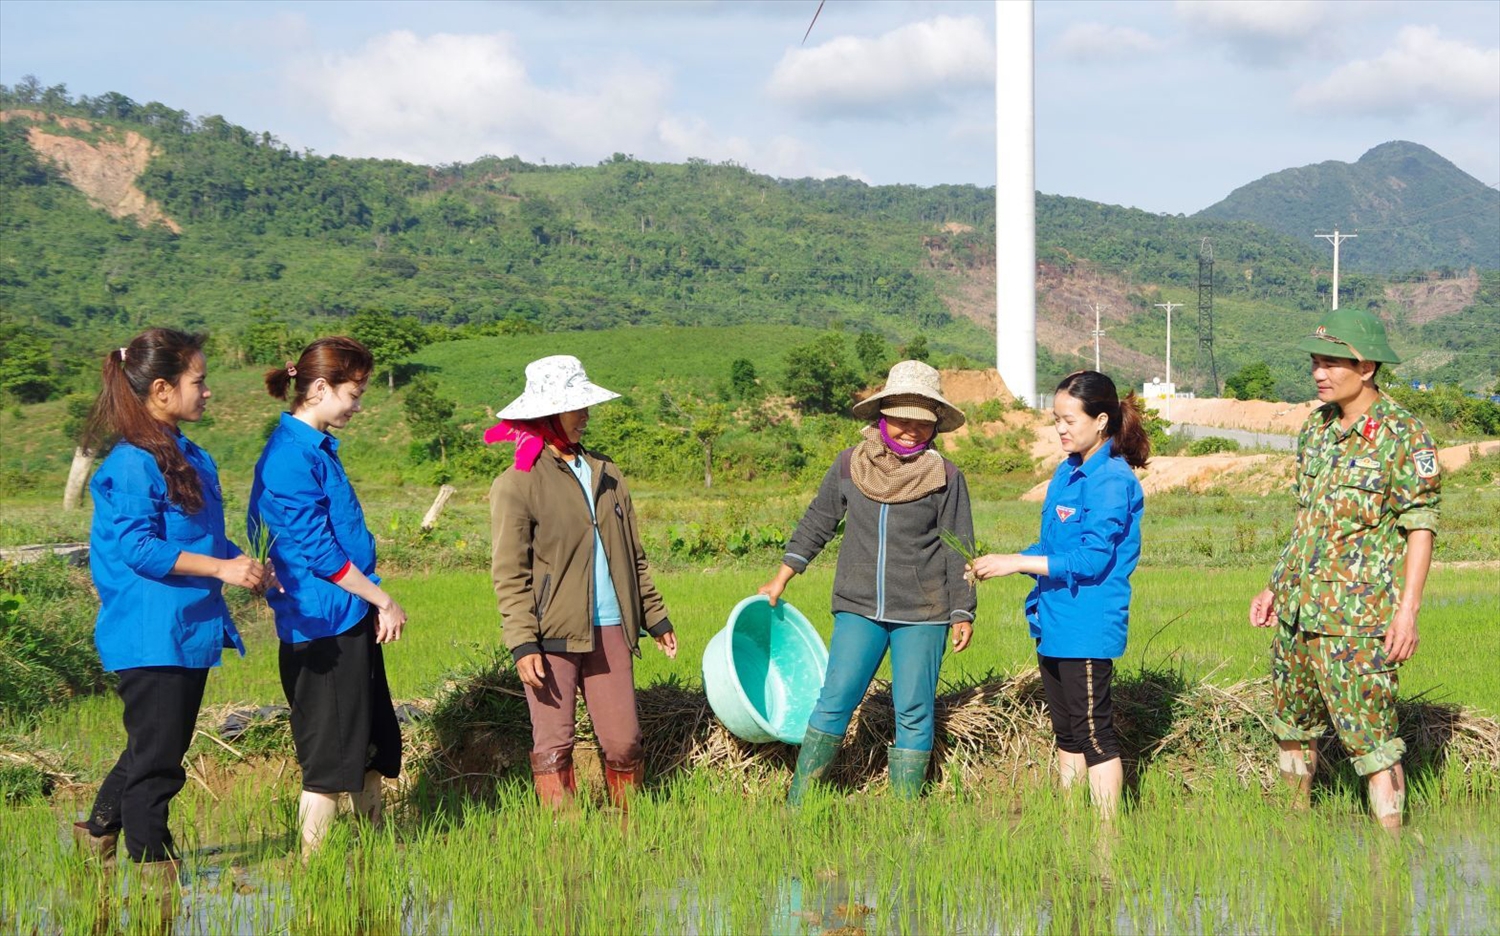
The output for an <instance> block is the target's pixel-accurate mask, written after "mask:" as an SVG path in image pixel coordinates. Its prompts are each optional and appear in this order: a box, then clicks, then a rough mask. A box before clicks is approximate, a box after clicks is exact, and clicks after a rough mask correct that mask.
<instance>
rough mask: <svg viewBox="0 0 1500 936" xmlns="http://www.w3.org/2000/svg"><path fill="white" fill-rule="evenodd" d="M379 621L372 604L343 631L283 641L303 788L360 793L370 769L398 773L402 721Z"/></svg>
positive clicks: (285, 677)
mask: <svg viewBox="0 0 1500 936" xmlns="http://www.w3.org/2000/svg"><path fill="white" fill-rule="evenodd" d="M375 622H376V612H375V609H374V608H371V609H370V613H369V614H367V615H365V617H364V619H363V620H361V621H360V622H359V623H358V624H356V625H354V626H353V627H351V628H349V629H348V630H346V631H344V632H343V633H342V634H335V635H334V636H332V637H319V638H318V639H316V640H308V641H303V642H301V643H283V644H282V645H281V656H280V661H279V662H280V665H281V688H282V690H283V691H284V692H286V703H287V705H289V706H291V709H292V719H291V721H292V742H293V743H294V744H295V745H296V747H297V763H298V764H300V765H301V767H302V789H304V790H307V791H309V792H311V793H358V792H359V791H360V790H363V789H364V787H365V773H366V772H368V771H371V770H374V771H377V772H379V773H380V775H381V776H384V777H390V778H392V779H395V778H396V777H399V776H400V775H401V725H400V723H398V722H397V721H396V709H395V706H394V705H393V704H392V703H391V687H390V685H389V684H388V683H387V682H386V678H385V654H384V651H382V650H381V647H380V644H378V643H376V642H375Z"/></svg>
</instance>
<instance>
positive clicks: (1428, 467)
mask: <svg viewBox="0 0 1500 936" xmlns="http://www.w3.org/2000/svg"><path fill="white" fill-rule="evenodd" d="M1411 460H1412V461H1414V462H1416V464H1417V477H1419V478H1436V477H1437V475H1438V460H1437V452H1434V451H1433V450H1432V449H1422V451H1420V452H1413V453H1412V456H1411Z"/></svg>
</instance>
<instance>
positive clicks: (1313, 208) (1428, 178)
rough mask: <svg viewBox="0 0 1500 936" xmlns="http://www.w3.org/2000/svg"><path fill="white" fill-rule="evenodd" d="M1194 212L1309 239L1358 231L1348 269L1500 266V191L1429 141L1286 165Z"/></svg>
mask: <svg viewBox="0 0 1500 936" xmlns="http://www.w3.org/2000/svg"><path fill="white" fill-rule="evenodd" d="M1194 217H1195V218H1209V219H1218V220H1226V221H1251V222H1254V223H1256V224H1259V225H1262V226H1264V227H1267V228H1270V229H1271V230H1274V231H1280V232H1281V233H1283V234H1286V235H1287V236H1289V237H1291V238H1293V239H1296V240H1299V241H1306V242H1308V243H1314V244H1318V245H1321V246H1324V247H1325V249H1326V244H1323V242H1321V241H1313V240H1312V235H1313V234H1314V233H1329V232H1332V231H1333V230H1334V229H1335V228H1337V229H1338V230H1339V231H1341V232H1347V233H1357V234H1358V235H1359V236H1358V237H1357V238H1356V239H1354V240H1351V241H1346V242H1345V243H1344V246H1343V247H1342V248H1341V253H1340V256H1339V262H1340V265H1341V266H1342V267H1343V268H1344V269H1350V270H1363V271H1366V272H1379V273H1403V272H1406V271H1412V270H1417V271H1426V270H1443V269H1447V270H1464V269H1468V268H1469V267H1479V268H1480V269H1496V268H1500V191H1496V190H1495V189H1493V188H1490V187H1489V186H1486V185H1485V184H1484V183H1483V182H1480V181H1479V180H1478V179H1476V178H1474V177H1473V176H1471V175H1469V174H1468V173H1466V172H1464V171H1463V170H1462V169H1459V168H1458V167H1457V166H1455V165H1453V163H1451V162H1449V161H1448V160H1446V159H1444V158H1443V157H1441V156H1439V155H1438V154H1437V153H1434V152H1433V151H1432V150H1430V149H1428V148H1427V147H1425V146H1420V145H1418V144H1416V143H1407V142H1405V141H1401V140H1396V141H1393V142H1390V143H1382V144H1380V145H1379V146H1377V147H1375V148H1374V149H1372V150H1370V151H1369V152H1368V153H1365V154H1364V155H1363V156H1361V157H1360V158H1359V160H1358V161H1357V162H1354V163H1344V162H1338V161H1336V160H1330V161H1328V162H1323V163H1318V164H1317V165H1313V166H1302V167H1300V168H1297V169H1284V170H1282V171H1281V172H1274V173H1272V174H1270V175H1268V176H1266V177H1265V178H1262V179H1258V180H1256V181H1254V182H1251V183H1250V184H1249V185H1244V186H1241V187H1240V188H1237V189H1235V190H1234V191H1233V192H1231V193H1230V194H1229V197H1228V198H1225V199H1224V200H1223V201H1221V202H1219V203H1218V204H1215V205H1210V206H1209V207H1207V208H1205V209H1203V210H1202V211H1200V212H1198V213H1197V214H1196V215H1194Z"/></svg>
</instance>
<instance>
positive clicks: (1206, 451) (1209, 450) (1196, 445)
mask: <svg viewBox="0 0 1500 936" xmlns="http://www.w3.org/2000/svg"><path fill="white" fill-rule="evenodd" d="M1239 450H1240V444H1239V443H1238V442H1236V441H1234V440H1233V439H1226V438H1223V437H1222V436H1204V437H1203V438H1201V439H1194V440H1193V441H1192V444H1190V445H1189V446H1188V447H1187V453H1188V454H1189V455H1217V454H1219V453H1220V452H1238V451H1239Z"/></svg>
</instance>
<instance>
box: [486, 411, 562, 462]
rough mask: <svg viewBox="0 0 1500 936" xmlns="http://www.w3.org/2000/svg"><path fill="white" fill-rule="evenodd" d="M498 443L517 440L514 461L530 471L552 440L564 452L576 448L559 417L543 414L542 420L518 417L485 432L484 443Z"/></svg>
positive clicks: (502, 422)
mask: <svg viewBox="0 0 1500 936" xmlns="http://www.w3.org/2000/svg"><path fill="white" fill-rule="evenodd" d="M496 442H514V443H516V460H515V462H514V464H515V468H516V470H517V471H530V470H531V466H532V465H535V464H536V460H537V459H538V458H541V457H542V449H543V448H544V447H545V446H546V445H547V444H548V443H551V445H552V447H553V448H555V449H557V450H558V451H559V452H563V453H564V454H570V453H572V451H573V443H571V442H569V441H568V437H567V436H566V435H564V434H563V431H562V426H561V425H559V424H558V422H557V417H556V416H544V417H542V418H541V419H516V420H503V419H502V420H501V421H500V422H498V423H496V424H495V425H493V426H491V427H489V428H488V429H486V430H485V431H484V444H485V445H494V444H495V443H496Z"/></svg>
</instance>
